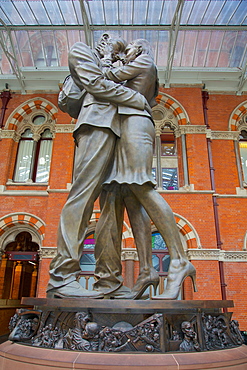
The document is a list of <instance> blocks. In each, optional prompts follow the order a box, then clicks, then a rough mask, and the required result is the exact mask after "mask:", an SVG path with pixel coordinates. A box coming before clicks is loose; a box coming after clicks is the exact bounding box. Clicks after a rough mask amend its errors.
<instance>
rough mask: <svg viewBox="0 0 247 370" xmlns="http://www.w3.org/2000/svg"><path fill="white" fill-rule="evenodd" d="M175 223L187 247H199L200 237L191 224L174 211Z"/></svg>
mask: <svg viewBox="0 0 247 370" xmlns="http://www.w3.org/2000/svg"><path fill="white" fill-rule="evenodd" d="M174 217H175V221H176V224H177V226H178V228H179V232H180V233H181V234H182V235H183V237H184V238H185V240H186V244H187V247H188V249H191V248H201V242H200V238H199V236H198V234H197V232H196V230H195V228H194V227H193V226H192V224H191V223H190V222H189V221H188V220H186V219H185V218H184V217H182V216H181V215H178V214H177V213H174Z"/></svg>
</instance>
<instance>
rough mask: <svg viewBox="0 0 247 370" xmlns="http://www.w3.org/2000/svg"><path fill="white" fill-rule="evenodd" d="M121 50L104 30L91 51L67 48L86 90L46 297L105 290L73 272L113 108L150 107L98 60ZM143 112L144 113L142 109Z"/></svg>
mask: <svg viewBox="0 0 247 370" xmlns="http://www.w3.org/2000/svg"><path fill="white" fill-rule="evenodd" d="M124 48H125V44H124V42H123V41H122V40H120V39H117V40H114V39H111V38H110V37H109V35H107V34H105V35H103V37H102V38H101V40H100V42H99V44H98V46H97V47H96V49H95V50H91V49H90V48H89V47H88V46H87V45H85V44H84V43H82V42H77V43H76V44H74V46H73V47H72V49H71V50H70V52H69V68H70V73H71V76H72V78H73V80H74V82H75V83H76V85H77V86H78V87H79V88H80V89H85V90H86V92H87V93H86V94H85V97H84V101H83V105H82V107H81V111H80V114H79V117H78V120H77V124H76V127H75V131H74V134H73V136H74V138H75V142H76V145H77V148H76V153H75V167H74V182H73V184H72V188H71V191H70V193H69V196H68V199H67V202H66V204H65V205H64V208H63V210H62V213H61V217H60V223H59V228H58V238H57V256H56V257H55V258H54V259H53V260H52V262H51V265H50V280H49V283H48V287H47V297H50V298H52V297H88V298H102V297H103V296H104V294H103V293H102V292H97V291H88V290H86V289H84V288H83V287H82V286H81V285H80V284H79V282H77V280H76V279H77V276H78V275H79V273H80V271H81V269H80V264H79V262H80V258H81V256H82V250H83V241H84V239H85V236H86V232H87V226H88V223H89V220H90V217H91V214H92V211H93V205H94V201H95V200H96V199H97V197H98V196H99V194H100V191H101V186H102V183H103V182H104V180H105V179H106V177H107V174H108V171H109V169H110V168H111V165H112V159H113V154H114V149H115V142H116V138H117V137H118V136H119V135H120V122H119V118H118V109H117V106H118V105H121V106H127V107H130V108H133V109H136V110H137V111H139V112H140V111H141V112H144V111H145V109H150V108H149V106H148V104H147V102H146V99H145V98H144V97H143V95H141V94H140V93H138V92H136V91H133V90H131V89H129V88H127V87H124V86H123V85H121V84H116V83H114V82H113V81H109V80H107V79H106V78H105V77H104V76H103V74H102V67H103V65H102V63H101V60H102V58H103V57H104V55H106V54H107V53H109V50H110V51H111V54H113V56H114V55H115V54H116V55H117V54H118V53H121V51H123V50H124ZM146 114H147V115H148V113H146Z"/></svg>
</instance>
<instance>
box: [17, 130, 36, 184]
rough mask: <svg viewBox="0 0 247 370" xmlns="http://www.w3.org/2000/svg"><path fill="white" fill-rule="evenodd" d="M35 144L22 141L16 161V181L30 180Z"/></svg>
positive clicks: (31, 141)
mask: <svg viewBox="0 0 247 370" xmlns="http://www.w3.org/2000/svg"><path fill="white" fill-rule="evenodd" d="M27 131H28V130H27ZM27 131H26V132H27ZM26 132H25V133H26ZM33 144H34V142H33V140H21V141H20V143H19V148H18V156H17V160H16V169H15V176H14V181H18V182H26V181H27V180H28V179H30V170H31V163H32V154H33Z"/></svg>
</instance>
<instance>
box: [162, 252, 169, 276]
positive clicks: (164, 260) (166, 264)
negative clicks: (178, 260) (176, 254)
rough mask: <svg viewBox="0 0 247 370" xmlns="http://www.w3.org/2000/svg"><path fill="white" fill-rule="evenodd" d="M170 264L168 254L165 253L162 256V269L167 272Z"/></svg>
mask: <svg viewBox="0 0 247 370" xmlns="http://www.w3.org/2000/svg"><path fill="white" fill-rule="evenodd" d="M169 265H170V256H169V255H168V254H167V255H165V256H164V257H163V258H162V271H163V272H167V271H168V268H169Z"/></svg>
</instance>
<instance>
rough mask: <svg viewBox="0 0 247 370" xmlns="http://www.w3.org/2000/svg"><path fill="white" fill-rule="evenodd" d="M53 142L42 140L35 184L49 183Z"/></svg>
mask: <svg viewBox="0 0 247 370" xmlns="http://www.w3.org/2000/svg"><path fill="white" fill-rule="evenodd" d="M51 148H52V141H51V140H41V143H40V151H39V158H38V166H37V173H36V179H35V182H48V179H49V172H50V163H51Z"/></svg>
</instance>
